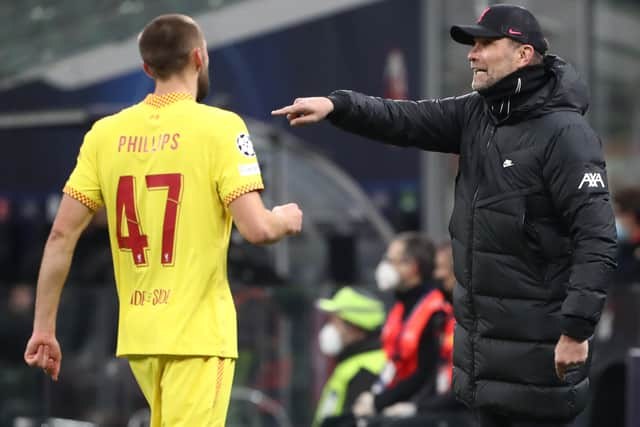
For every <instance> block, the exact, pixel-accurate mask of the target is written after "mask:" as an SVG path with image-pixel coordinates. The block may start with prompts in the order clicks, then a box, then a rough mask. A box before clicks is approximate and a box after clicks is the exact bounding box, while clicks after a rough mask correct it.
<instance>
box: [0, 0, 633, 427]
mask: <svg viewBox="0 0 640 427" xmlns="http://www.w3.org/2000/svg"><path fill="white" fill-rule="evenodd" d="M490 3H499V2H488V1H482V0H473V1H472V0H446V1H445V0H325V1H323V2H302V1H299V0H298V1H296V0H188V1H186V0H185V1H178V0H158V1H151V0H95V1H91V2H87V1H84V0H64V1H54V0H22V1H16V0H4V1H2V2H1V3H0V33H1V34H2V41H3V42H2V45H1V46H0V140H1V141H2V142H1V143H0V144H1V150H2V155H0V305H2V309H0V348H1V351H0V426H28V425H36V424H30V422H31V421H30V420H37V419H44V418H48V417H51V418H55V419H58V420H63V419H66V420H80V421H81V422H78V423H76V424H72V423H71V421H67V424H60V425H70V426H71V425H78V426H80V425H83V426H127V425H128V426H138V425H139V426H142V425H145V424H144V419H145V409H144V408H145V407H146V403H145V401H144V399H143V397H142V396H141V395H140V394H139V392H138V391H137V388H136V386H135V384H134V381H133V378H132V376H131V373H130V371H129V368H128V366H127V364H126V362H124V361H120V360H117V359H115V358H114V357H113V353H114V348H115V335H116V315H117V302H116V296H115V288H114V284H113V272H112V264H111V260H110V255H109V253H110V249H109V241H108V235H107V231H106V218H105V216H104V215H103V214H98V215H96V217H95V218H94V220H93V222H92V224H91V225H90V227H89V229H87V231H86V232H85V233H84V235H83V237H82V238H81V240H80V243H79V247H78V250H77V251H76V256H75V259H74V262H73V266H72V270H71V273H70V276H69V280H68V283H67V287H66V289H65V292H64V295H63V299H62V303H61V309H60V316H59V324H58V334H59V339H60V341H61V344H62V346H63V349H64V351H65V359H64V361H63V365H62V372H61V375H60V377H61V380H60V381H59V382H58V383H55V384H52V383H50V382H47V381H45V379H44V376H43V375H42V374H41V373H39V372H36V371H35V370H29V369H27V368H26V366H25V365H24V363H23V361H22V355H23V351H24V345H25V343H26V341H27V339H28V337H29V335H30V332H31V326H32V324H31V322H32V315H33V303H34V286H35V283H36V278H37V271H38V263H39V260H40V257H41V255H42V249H43V246H44V242H45V239H46V237H47V233H48V231H49V228H50V226H51V222H52V219H53V217H54V215H55V212H56V209H57V205H58V203H59V200H60V196H61V188H62V186H63V184H64V181H65V179H66V177H67V176H68V174H69V172H70V171H71V169H72V167H73V165H74V164H75V158H76V155H77V151H78V148H79V146H80V144H81V142H82V137H83V135H84V133H85V132H86V131H87V130H88V129H89V128H90V126H91V124H92V123H93V121H95V120H96V119H97V118H100V117H102V116H104V115H107V114H110V113H113V112H115V111H118V110H119V109H121V108H123V107H124V106H126V105H129V104H132V103H135V102H138V101H139V100H141V99H142V98H143V97H144V96H145V95H146V94H147V93H149V92H150V91H152V90H153V86H152V81H151V80H150V79H148V78H147V77H146V76H145V75H144V73H143V72H142V70H141V67H140V60H139V58H138V54H137V50H136V49H137V47H136V36H137V33H138V32H139V31H140V29H141V28H142V26H143V25H144V24H145V23H146V22H148V21H149V20H150V19H151V18H153V17H154V16H156V15H159V14H162V13H168V12H181V13H187V14H189V15H192V16H193V17H194V18H195V19H196V20H197V21H198V22H199V23H200V25H201V27H202V28H203V30H204V32H205V36H206V38H207V42H208V46H209V49H210V55H211V64H212V65H211V70H212V71H211V73H212V75H211V81H212V93H211V95H210V96H209V97H208V98H207V99H206V100H205V101H204V102H205V103H207V104H210V105H215V106H220V107H223V108H228V109H231V110H233V111H236V112H237V113H239V114H240V115H242V116H243V117H244V118H245V119H246V120H247V123H248V126H249V129H250V131H251V133H252V139H253V141H254V144H255V146H256V151H257V153H258V157H259V160H260V163H261V168H262V170H263V175H264V179H265V184H266V188H267V189H266V191H265V193H264V196H265V200H266V201H267V203H269V204H270V205H273V204H274V203H278V202H282V201H285V200H294V201H297V202H298V203H299V204H300V206H301V207H302V208H303V209H304V211H305V231H304V233H303V234H302V235H301V236H300V237H296V238H294V239H291V240H288V241H287V242H283V243H280V244H278V245H276V246H274V247H272V248H258V247H253V246H250V245H248V244H246V243H245V242H243V241H242V239H241V238H240V236H239V235H236V234H234V235H233V236H232V244H231V249H230V254H229V272H230V283H231V286H232V290H233V293H234V297H235V302H236V306H237V309H238V319H239V348H240V359H239V361H238V365H237V370H236V376H235V383H234V394H233V399H232V404H231V409H230V416H229V421H228V425H229V426H292V425H294V426H303V425H310V423H311V422H312V418H313V415H314V412H315V410H316V405H317V403H318V400H319V398H320V394H321V389H322V386H323V384H324V383H325V381H326V379H327V377H328V375H329V373H330V372H331V369H332V367H333V363H334V362H333V361H332V359H331V358H329V357H326V356H325V355H323V354H322V353H321V352H319V351H318V350H319V349H318V341H317V336H318V333H319V331H320V329H321V327H322V325H323V324H324V323H325V322H326V319H327V314H326V313H323V312H322V311H320V310H316V309H315V301H316V300H317V299H318V298H321V297H328V296H329V295H332V294H334V292H335V291H337V290H338V289H340V288H341V287H343V286H345V285H350V286H353V287H354V288H357V289H362V290H366V291H369V292H372V293H376V292H378V291H377V289H376V286H375V280H374V271H375V268H376V265H377V264H378V262H379V261H380V260H381V259H382V257H383V256H384V254H385V251H386V250H387V245H388V243H389V242H390V241H391V240H392V238H393V236H394V235H396V234H397V233H399V232H402V231H408V230H421V231H422V232H424V233H426V234H427V235H428V236H429V237H430V239H432V240H433V241H434V242H438V243H439V242H444V243H445V244H446V236H447V232H446V231H447V221H448V216H449V214H450V209H451V202H452V197H453V193H452V188H453V180H454V177H455V174H456V170H457V164H456V159H455V158H454V157H452V156H440V155H437V154H425V153H419V152H418V151H415V150H401V149H395V148H389V147H385V146H382V145H379V144H375V143H372V142H369V141H365V140H364V139H361V138H359V137H356V136H353V135H348V134H346V133H341V132H339V131H337V130H335V129H333V128H330V127H329V126H326V125H321V126H319V127H314V128H313V129H310V130H309V129H305V130H295V129H290V128H288V126H287V125H286V122H285V121H284V120H275V119H272V118H271V117H270V115H269V112H270V111H271V110H272V109H273V108H275V107H278V106H280V105H286V104H288V103H289V102H291V101H292V99H293V98H294V97H295V96H305V95H322V94H328V93H329V92H330V91H331V90H333V89H338V88H349V89H354V90H358V91H361V92H365V93H368V94H372V95H378V96H384V97H390V98H395V99H403V98H408V99H418V98H425V97H435V96H443V95H455V94H462V93H465V92H467V91H469V90H470V89H469V83H470V71H469V68H468V64H467V62H466V48H465V47H464V46H461V45H458V44H455V43H454V42H452V41H450V39H449V38H448V34H447V31H448V28H449V26H450V25H451V24H452V23H458V22H473V21H474V19H475V17H476V16H478V15H479V13H480V12H481V11H482V10H483V9H484V8H485V7H486V6H487V5H488V4H490ZM510 3H517V4H521V5H523V6H526V7H527V8H529V9H530V10H531V11H532V12H533V13H535V14H536V16H538V18H539V19H540V21H541V23H542V25H543V27H544V30H545V32H546V34H548V38H549V42H550V45H551V49H550V51H551V52H552V53H555V54H558V55H560V56H562V57H564V58H565V59H567V60H568V61H570V62H572V63H573V64H575V66H576V68H577V69H578V70H580V71H581V73H582V74H583V76H584V77H585V79H586V80H587V82H588V84H589V87H590V90H591V94H592V102H591V108H590V112H589V115H588V118H589V121H590V122H591V123H592V125H593V126H594V128H595V129H596V131H597V132H598V133H599V135H600V136H601V138H602V140H603V143H604V147H605V152H606V159H607V166H608V170H609V183H610V188H611V192H612V198H613V204H614V207H615V211H616V221H617V224H616V225H617V230H618V238H619V253H618V263H619V268H618V270H617V272H616V274H615V275H614V276H613V277H612V278H611V284H610V295H609V299H608V303H607V306H606V309H605V312H604V313H603V316H602V320H601V322H600V324H599V327H598V330H597V333H596V336H595V337H594V339H595V341H596V346H595V354H594V371H593V381H594V385H595V387H594V395H593V402H592V404H591V405H590V407H589V410H588V411H587V412H586V413H585V414H584V416H583V417H582V419H581V421H580V422H581V423H582V425H584V426H594V427H595V426H614V427H615V426H625V425H628V426H631V425H639V424H632V423H633V422H634V421H633V420H635V422H639V423H640V418H633V417H634V416H638V414H634V409H633V407H632V405H628V404H627V402H633V399H634V398H636V399H637V398H638V396H640V394H636V393H638V390H640V369H638V367H640V362H638V361H637V360H638V358H639V357H640V355H639V354H637V352H634V350H633V349H634V348H635V347H636V346H638V345H639V344H640V343H639V338H640V333H639V329H638V326H639V325H640V315H638V309H637V307H638V306H639V305H640V293H639V291H640V167H638V161H639V160H640V125H639V123H640V101H639V100H638V96H637V92H638V90H637V88H638V85H639V84H640V47H639V46H638V43H637V40H638V39H640V3H638V2H637V1H636V0H562V1H554V0H536V1H535V2H534V1H526V0H519V1H516V0H513V1H511V2H510ZM378 297H380V298H382V299H383V300H384V302H385V303H386V307H387V308H388V307H389V306H390V304H391V302H392V301H391V299H392V298H391V295H390V294H388V293H387V294H382V293H379V292H378ZM636 365H637V366H636ZM60 422H62V421H60ZM625 422H628V424H625ZM83 423H84V424H83ZM451 425H453V424H451Z"/></svg>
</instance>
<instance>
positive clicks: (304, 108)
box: [271, 96, 333, 126]
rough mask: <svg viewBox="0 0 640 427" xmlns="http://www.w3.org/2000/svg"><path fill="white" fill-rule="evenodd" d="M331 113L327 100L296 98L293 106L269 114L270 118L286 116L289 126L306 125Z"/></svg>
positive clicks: (329, 101) (330, 104)
mask: <svg viewBox="0 0 640 427" xmlns="http://www.w3.org/2000/svg"><path fill="white" fill-rule="evenodd" d="M332 111H333V102H331V100H330V99H329V98H326V97H323V96H318V97H312V98H297V99H296V100H295V101H293V104H291V105H287V106H286V107H282V108H280V109H278V110H274V111H272V112H271V115H272V116H286V117H287V120H289V124H290V125H291V126H301V125H308V124H311V123H317V122H319V121H321V120H324V119H325V118H326V117H327V116H328V115H329V113H331V112H332Z"/></svg>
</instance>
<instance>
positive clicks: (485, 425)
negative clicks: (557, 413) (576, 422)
mask: <svg viewBox="0 0 640 427" xmlns="http://www.w3.org/2000/svg"><path fill="white" fill-rule="evenodd" d="M475 418H476V425H477V426H478V427H571V426H572V425H573V422H570V423H553V422H551V423H544V422H536V421H522V420H513V419H510V418H508V417H506V416H504V415H499V414H496V413H493V412H486V411H478V412H476V413H475Z"/></svg>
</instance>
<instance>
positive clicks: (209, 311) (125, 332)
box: [24, 15, 302, 427]
mask: <svg viewBox="0 0 640 427" xmlns="http://www.w3.org/2000/svg"><path fill="white" fill-rule="evenodd" d="M139 48H140V53H141V56H142V60H143V62H144V70H145V72H146V73H147V74H148V75H149V76H150V77H152V78H153V79H154V80H155V83H156V88H155V92H154V93H153V94H150V95H148V96H147V97H146V98H145V99H144V100H143V101H142V102H141V103H139V104H136V105H134V106H132V107H130V108H127V109H124V110H123V111H121V112H119V113H117V114H115V115H113V116H109V117H106V118H104V119H102V120H99V121H97V122H96V123H95V124H94V125H93V127H92V129H91V130H90V131H89V132H88V133H87V135H86V136H85V139H84V143H83V145H82V148H81V149H80V155H79V156H78V163H77V166H76V168H75V170H74V171H73V172H72V174H71V176H70V178H69V180H68V182H67V184H66V186H65V187H64V193H65V194H64V196H63V199H62V202H61V204H60V209H59V211H58V214H57V216H56V219H55V221H54V224H53V227H52V230H51V234H50V236H49V239H48V241H47V243H46V246H45V250H44V255H43V259H42V265H41V267H40V274H39V278H38V290H37V297H36V307H35V320H34V326H33V335H32V336H31V339H30V340H29V342H28V343H27V348H26V351H25V355H24V357H25V361H26V362H27V363H28V364H29V365H30V366H36V367H40V368H42V369H44V370H45V372H46V373H47V374H48V375H50V376H51V377H52V378H53V379H54V380H57V378H58V375H59V372H60V361H61V358H62V354H61V351H60V346H59V344H58V342H57V340H56V333H55V331H56V329H55V325H56V315H57V310H58V303H59V299H60V293H61V291H62V288H63V286H64V282H65V279H66V276H67V273H68V271H69V265H70V263H71V257H72V254H73V251H74V248H75V245H76V242H77V240H78V237H79V236H80V234H81V233H82V231H83V230H84V228H85V227H86V225H87V224H88V223H89V220H90V219H91V216H92V215H93V213H94V212H95V211H96V210H97V209H99V208H101V207H102V206H104V207H105V208H106V211H107V214H108V219H109V236H110V240H111V248H112V256H113V265H114V269H115V277H116V284H117V289H118V296H119V301H120V316H119V328H118V347H117V355H118V356H123V357H127V358H128V360H129V361H130V365H131V368H132V370H133V373H134V375H135V377H136V379H137V381H138V384H139V385H140V387H141V389H142V391H143V393H144V395H145V397H146V398H147V400H148V402H149V405H150V407H151V425H152V426H153V427H155V426H158V427H159V426H188V427H194V426H195V427H197V426H216V427H217V426H224V422H225V417H226V413H227V407H228V404H229V399H230V392H231V383H232V379H233V370H234V362H235V359H236V358H237V338H236V313H235V308H234V305H233V300H232V297H231V292H230V290H229V284H228V282H227V249H228V246H229V235H230V233H231V222H232V220H233V222H235V224H236V227H237V228H238V230H239V232H240V233H241V234H242V235H243V236H244V237H245V238H246V239H247V240H249V241H250V242H252V243H255V244H262V243H271V242H275V241H278V240H279V239H281V238H282V237H284V236H286V235H290V234H296V233H298V232H300V230H301V226H302V212H301V211H300V209H299V208H298V206H297V205H296V204H287V205H283V206H276V207H275V208H273V209H272V210H267V209H265V207H264V205H263V203H262V199H261V197H260V195H259V193H258V191H259V190H261V189H262V188H263V185H262V179H261V175H260V168H259V166H258V162H257V159H256V155H255V152H254V151H253V147H252V144H251V139H250V138H249V133H248V131H247V128H246V126H245V124H244V122H243V121H242V119H241V118H240V117H238V116H237V115H235V114H233V113H231V112H228V111H224V110H220V109H217V108H212V107H209V106H205V105H202V104H199V103H198V102H197V101H199V100H201V99H203V98H204V97H205V96H206V93H207V91H208V86H209V80H208V65H209V57H208V54H207V48H206V43H205V40H204V37H203V35H202V32H201V30H200V28H199V27H198V25H197V24H196V23H195V22H194V21H193V20H192V19H191V18H189V17H187V16H183V15H163V16H160V17H158V18H156V19H154V20H153V21H151V22H150V23H149V24H148V25H147V26H146V27H145V28H144V30H143V31H142V33H141V34H140V37H139Z"/></svg>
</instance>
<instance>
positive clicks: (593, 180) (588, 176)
mask: <svg viewBox="0 0 640 427" xmlns="http://www.w3.org/2000/svg"><path fill="white" fill-rule="evenodd" d="M585 184H588V188H598V187H600V188H605V185H604V180H603V179H602V175H600V172H594V173H591V172H586V173H585V174H584V176H583V177H582V181H580V185H578V190H581V189H582V187H583V186H584V185H585Z"/></svg>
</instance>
